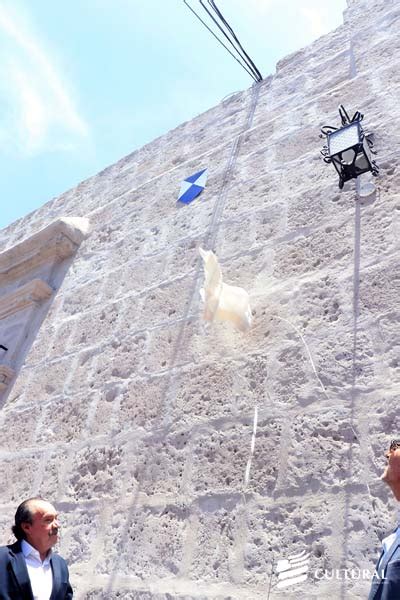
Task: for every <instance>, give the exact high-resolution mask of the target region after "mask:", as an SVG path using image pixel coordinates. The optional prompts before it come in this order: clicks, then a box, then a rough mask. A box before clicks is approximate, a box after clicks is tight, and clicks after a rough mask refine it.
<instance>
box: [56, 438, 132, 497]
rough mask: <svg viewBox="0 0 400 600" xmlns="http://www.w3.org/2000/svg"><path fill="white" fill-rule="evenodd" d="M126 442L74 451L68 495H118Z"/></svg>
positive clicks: (122, 478) (121, 479) (124, 465)
mask: <svg viewBox="0 0 400 600" xmlns="http://www.w3.org/2000/svg"><path fill="white" fill-rule="evenodd" d="M126 452H127V448H126V445H119V444H113V445H112V446H96V447H89V446H88V447H86V448H82V450H79V451H78V452H76V453H75V455H74V457H73V461H72V464H71V466H70V469H69V471H70V473H69V476H68V478H67V482H66V491H67V494H68V496H69V497H72V498H73V499H75V500H76V501H77V500H85V499H93V498H100V499H101V498H104V497H110V498H112V497H118V496H120V495H121V493H122V492H123V489H124V474H125V472H126V468H127V467H126Z"/></svg>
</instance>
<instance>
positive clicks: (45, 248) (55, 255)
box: [0, 218, 89, 284]
mask: <svg viewBox="0 0 400 600" xmlns="http://www.w3.org/2000/svg"><path fill="white" fill-rule="evenodd" d="M88 232H89V221H88V220H87V219H81V218H76V219H75V218H64V219H59V220H58V221H55V222H54V223H51V224H50V225H49V226H48V227H45V228H44V229H42V230H41V231H39V232H38V233H36V234H34V235H33V236H31V237H29V238H27V239H26V240H23V241H22V242H20V243H19V244H16V245H15V246H13V247H12V248H9V249H8V250H5V251H4V252H1V253H0V284H5V283H9V282H11V281H13V280H14V279H18V278H19V277H21V276H23V275H24V274H25V273H28V272H29V271H32V270H33V269H35V268H36V267H37V266H38V265H41V264H43V263H45V262H48V261H51V260H57V261H61V260H64V259H65V258H68V257H69V256H71V255H72V254H74V252H76V250H77V249H78V247H79V245H80V244H81V242H82V240H83V239H85V237H86V236H87V235H88Z"/></svg>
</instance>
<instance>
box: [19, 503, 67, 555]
mask: <svg viewBox="0 0 400 600" xmlns="http://www.w3.org/2000/svg"><path fill="white" fill-rule="evenodd" d="M29 508H30V509H31V512H32V523H23V524H22V528H23V530H24V532H25V535H26V540H27V542H29V544H31V546H33V547H34V548H36V550H39V552H47V551H48V550H50V548H52V547H53V546H54V544H56V543H57V541H58V532H59V528H60V526H59V523H58V515H57V512H56V509H55V508H54V506H52V505H51V504H50V503H49V502H45V501H44V500H34V501H32V505H31V506H30V507H29Z"/></svg>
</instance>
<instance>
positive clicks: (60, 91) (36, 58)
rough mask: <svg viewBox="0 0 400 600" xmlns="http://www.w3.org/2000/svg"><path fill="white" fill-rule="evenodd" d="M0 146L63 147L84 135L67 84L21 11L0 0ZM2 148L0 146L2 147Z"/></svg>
mask: <svg viewBox="0 0 400 600" xmlns="http://www.w3.org/2000/svg"><path fill="white" fill-rule="evenodd" d="M0 44H1V46H2V52H1V55H2V58H1V62H0V76H1V80H2V83H1V86H0V101H1V103H2V104H3V106H5V112H4V113H3V114H5V117H3V120H2V122H1V123H0V144H1V145H2V146H4V145H5V144H6V145H7V147H8V148H10V147H11V148H13V149H14V150H17V151H18V152H20V153H23V154H30V155H31V154H36V153H38V152H42V151H48V150H53V149H60V148H64V149H65V148H67V147H70V146H71V144H72V145H75V144H76V143H77V142H78V141H79V140H81V139H82V138H86V137H87V136H88V127H87V124H86V123H85V121H84V119H83V118H82V117H81V116H80V115H79V112H78V110H77V107H76V105H75V103H74V100H73V98H72V95H71V92H70V90H69V86H68V85H67V83H66V82H65V80H64V78H63V77H62V75H61V73H60V72H59V70H58V69H57V67H56V65H55V63H54V61H53V60H52V59H51V58H50V56H49V52H46V50H45V48H44V47H43V44H42V43H41V41H39V39H38V36H37V35H35V33H34V31H33V27H32V26H31V25H29V24H28V22H27V20H26V19H24V16H23V14H22V13H18V12H17V11H16V10H15V8H13V9H11V8H10V7H8V6H6V4H5V3H4V2H0ZM3 149H4V148H3Z"/></svg>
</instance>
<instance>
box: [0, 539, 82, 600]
mask: <svg viewBox="0 0 400 600" xmlns="http://www.w3.org/2000/svg"><path fill="white" fill-rule="evenodd" d="M50 564H51V569H52V571H53V591H52V593H51V596H50V600H71V598H72V588H71V586H70V584H69V574H68V567H67V563H66V562H65V560H64V559H63V558H61V556H58V554H53V556H52V557H51V559H50ZM0 600H33V594H32V588H31V583H30V580H29V575H28V569H27V568H26V563H25V558H24V555H23V553H22V550H21V544H20V542H16V543H15V544H12V546H1V547H0Z"/></svg>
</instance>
